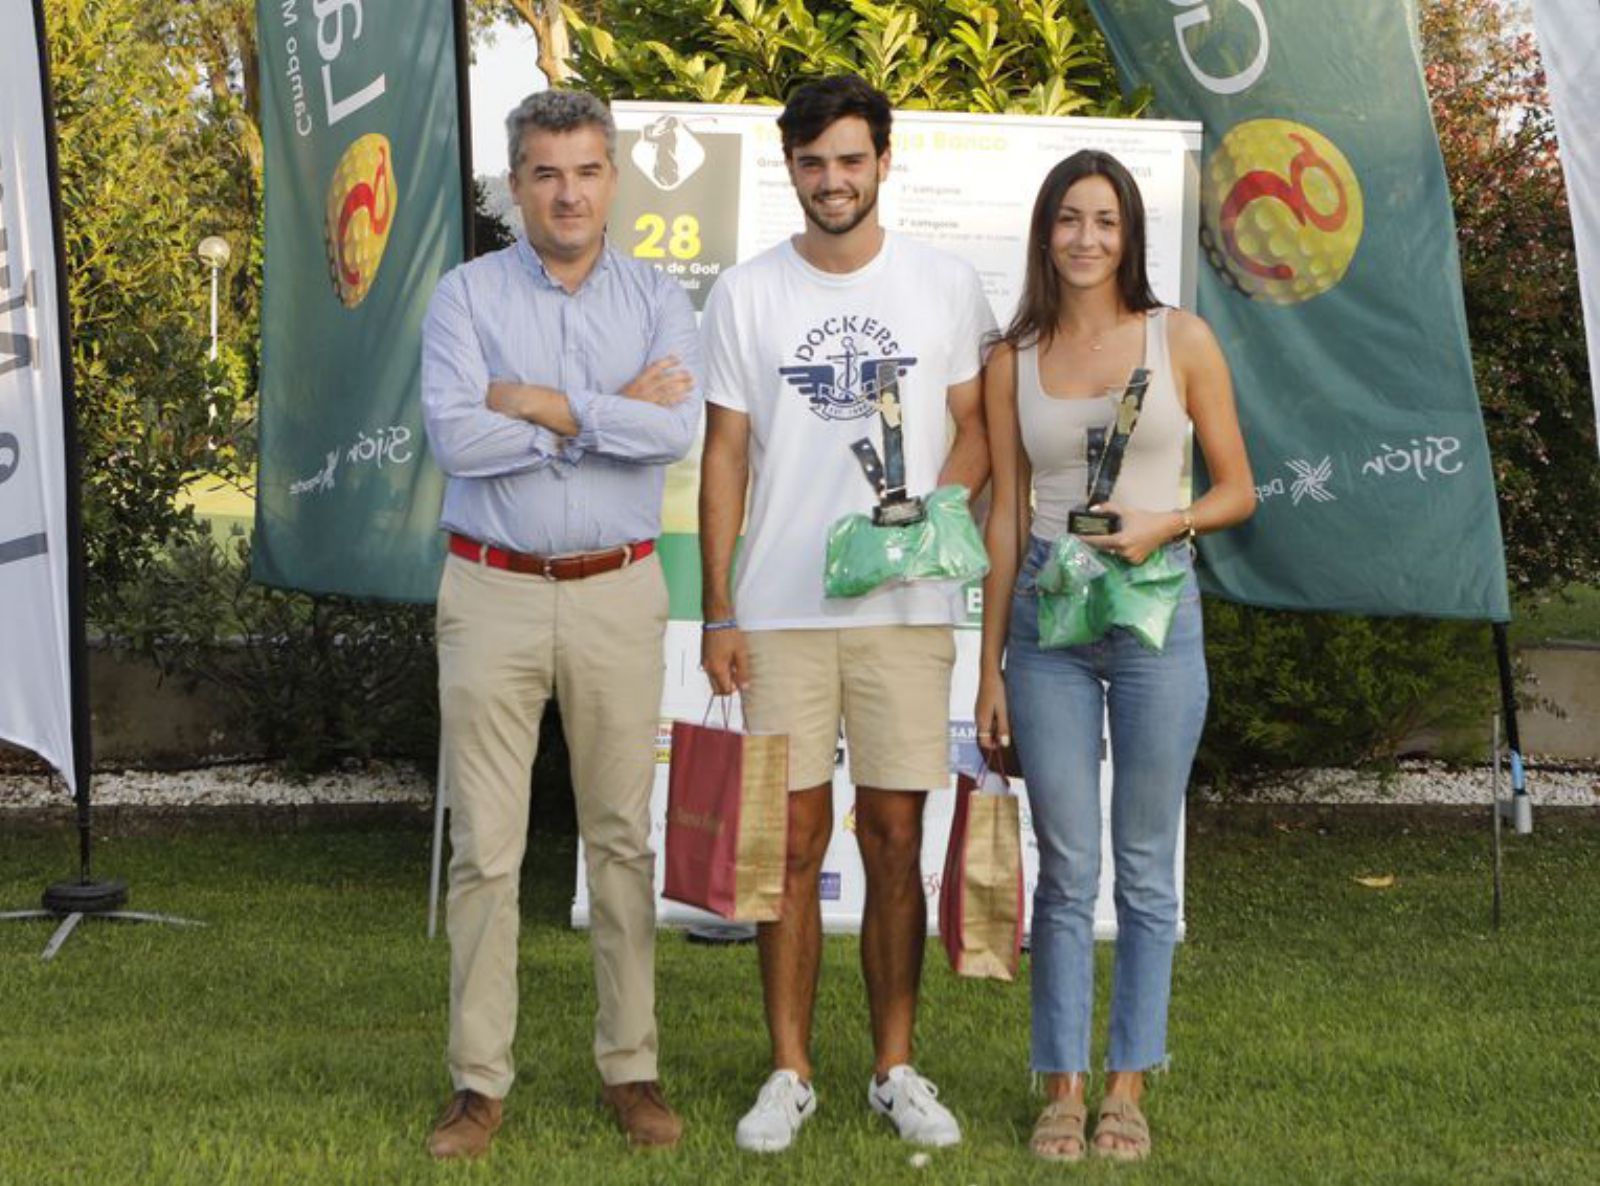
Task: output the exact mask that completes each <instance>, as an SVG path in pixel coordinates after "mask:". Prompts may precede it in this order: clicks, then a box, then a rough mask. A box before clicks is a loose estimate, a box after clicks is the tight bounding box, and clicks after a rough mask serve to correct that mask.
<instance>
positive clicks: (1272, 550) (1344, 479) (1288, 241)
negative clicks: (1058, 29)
mask: <svg viewBox="0 0 1600 1186" xmlns="http://www.w3.org/2000/svg"><path fill="white" fill-rule="evenodd" d="M1090 7H1091V8H1092V9H1093V11H1094V14H1095V17H1096V18H1097V20H1098V21H1099V23H1100V27H1101V29H1102V30H1103V31H1104V32H1105V35H1106V37H1107V39H1108V40H1109V42H1110V43H1111V47H1112V50H1113V52H1114V54H1115V56H1116V60H1117V63H1118V66H1119V68H1120V70H1121V71H1122V74H1123V77H1124V81H1125V82H1126V84H1127V85H1128V86H1130V87H1132V86H1136V85H1139V84H1142V83H1148V84H1150V86H1151V87H1152V88H1153V89H1154V92H1155V103H1156V109H1157V111H1158V112H1159V113H1160V114H1163V115H1167V116H1171V117H1181V118H1185V119H1196V120H1200V121H1201V122H1202V123H1203V124H1204V126H1205V166H1204V176H1203V181H1202V227H1201V241H1202V247H1203V251H1204V255H1205V258H1206V263H1205V264H1204V266H1203V267H1202V268H1201V269H1200V277H1199V311H1200V313H1201V314H1202V315H1203V316H1204V317H1205V318H1206V319H1207V320H1208V321H1209V322H1210V324H1211V326H1212V328H1213V329H1214V330H1215V331H1216V334H1217V337H1218V338H1219V339H1220V341H1221V343H1222V348H1223V351H1224V352H1225V353H1226V355H1227V357H1228V361H1229V363H1230V365H1231V366H1232V369H1233V379H1234V385H1235V387H1236V389H1237V391H1238V397H1239V411H1240V418H1241V420H1242V422H1243V425H1244V433H1245V440H1246V443H1247V445H1248V446H1249V451H1250V461H1251V465H1252V467H1253V468H1254V471H1255V480H1256V483H1257V495H1258V497H1259V500H1260V505H1259V507H1258V509H1257V511H1256V514H1255V516H1254V517H1253V518H1252V519H1251V520H1250V521H1249V522H1248V523H1246V524H1245V525H1243V526H1242V527H1237V528H1234V529H1233V530H1231V531H1227V532H1223V533H1221V534H1219V535H1215V536H1208V537H1206V538H1205V539H1203V540H1202V541H1201V552H1202V554H1203V556H1204V559H1205V562H1206V563H1205V565H1204V567H1203V570H1202V572H1203V581H1204V583H1205V585H1206V587H1207V588H1208V590H1209V591H1211V592H1215V593H1219V594H1221V595H1223V596H1225V597H1228V598H1230V599H1233V600H1237V601H1242V602H1247V603H1250V604H1255V605H1264V606H1276V607H1283V608H1291V609H1321V610H1341V611H1348V612H1356V613H1373V614H1407V615H1422V616H1430V617H1445V618H1471V619H1490V620H1494V621H1505V620H1506V619H1507V617H1508V616H1509V605H1508V601H1507V594H1506V577H1505V558H1504V554H1503V549H1502V545H1501V537H1500V522H1499V514H1498V510H1497V507H1496V504H1495V494H1494V479H1493V472H1492V469H1491V466H1490V458H1489V452H1488V443H1487V440H1486V438H1485V435H1484V431H1483V420H1482V415H1481V413H1480V410H1479V404H1478V397H1477V392H1476V389H1475V387H1474V383H1473V376H1472V361H1471V356H1470V354H1469V350H1468V344H1467V331H1466V315H1465V310H1464V308H1463V304H1462V295H1461V282H1460V267H1459V263H1458V260H1457V257H1456V247H1455V230H1454V224H1453V219H1452V215H1451V210H1450V196H1449V192H1448V189H1447V187H1446V180H1445V173H1444V165H1443V161H1442V159H1441V157H1440V153H1439V146H1438V139H1437V137H1436V135H1435V133H1434V130H1433V124H1432V120H1431V117H1430V114H1429V109H1428V100H1427V94H1426V92H1425V90H1424V87H1423V81H1422V70H1421V63H1420V60H1419V58H1418V56H1417V47H1416V42H1415V40H1414V37H1413V30H1412V20H1413V17H1412V13H1411V6H1410V5H1402V4H1377V3H1369V4H1293V5H1287V4H1264V3H1262V2H1261V0H1230V2H1228V3H1217V4H1208V3H1204V2H1201V0H1174V2H1173V3H1167V4H1149V3H1135V2H1134V0H1091V4H1090ZM1196 472H1197V478H1198V480H1199V482H1200V483H1202V484H1203V482H1204V465H1203V461H1202V460H1201V459H1200V458H1199V457H1198V456H1197V457H1196Z"/></svg>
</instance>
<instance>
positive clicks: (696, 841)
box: [663, 713, 789, 922]
mask: <svg viewBox="0 0 1600 1186" xmlns="http://www.w3.org/2000/svg"><path fill="white" fill-rule="evenodd" d="M708 715H709V713H708ZM788 839H789V739H788V737H786V736H784V735H782V734H752V733H741V732H739V731H738V730H736V729H729V728H726V727H724V728H716V727H714V726H711V725H706V724H699V725H696V724H694V723H693V722H692V721H674V722H673V723H672V764H671V768H670V770H669V773H668V780H667V841H666V858H667V874H666V886H665V888H664V890H663V893H664V895H665V896H666V897H668V898H671V899H672V900H673V901H675V902H683V903H685V904H687V905H690V906H698V907H700V908H701V909H702V910H709V911H711V912H712V913H713V914H718V915H721V916H722V917H723V918H729V919H734V920H736V921H739V922H772V921H773V920H775V919H777V918H778V917H779V915H780V914H781V913H782V911H783V871H784V862H785V858H786V855H787V846H788Z"/></svg>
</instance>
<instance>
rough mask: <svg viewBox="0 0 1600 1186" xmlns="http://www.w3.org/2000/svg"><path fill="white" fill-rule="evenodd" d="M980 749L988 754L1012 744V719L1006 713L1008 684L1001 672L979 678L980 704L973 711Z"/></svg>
mask: <svg viewBox="0 0 1600 1186" xmlns="http://www.w3.org/2000/svg"><path fill="white" fill-rule="evenodd" d="M972 715H973V719H974V720H975V721H976V722H977V726H978V748H979V749H980V750H985V751H988V752H993V751H994V750H997V749H1004V748H1005V747H1006V746H1008V745H1010V744H1011V718H1010V715H1009V714H1008V712H1007V711H1006V684H1005V680H1004V679H1003V678H1001V676H1000V673H999V672H992V673H990V674H987V675H983V676H980V677H979V678H978V703H977V707H976V708H974V709H973V713H972Z"/></svg>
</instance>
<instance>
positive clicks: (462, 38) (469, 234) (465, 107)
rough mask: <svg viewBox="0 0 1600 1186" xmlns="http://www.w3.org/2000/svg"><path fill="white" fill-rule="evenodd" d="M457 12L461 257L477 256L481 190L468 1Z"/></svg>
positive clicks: (459, 4)
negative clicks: (476, 179) (475, 157)
mask: <svg viewBox="0 0 1600 1186" xmlns="http://www.w3.org/2000/svg"><path fill="white" fill-rule="evenodd" d="M455 12H456V122H457V126H458V128H459V132H458V139H459V140H460V142H461V258H462V259H473V258H475V257H476V256H477V254H478V251H477V245H476V244H475V243H474V242H473V240H474V238H475V236H474V235H473V223H474V222H475V221H476V219H477V212H478V202H477V190H476V188H475V187H474V186H473V176H472V78H471V72H472V54H471V46H470V45H469V44H468V42H469V40H470V39H469V38H468V36H467V3H466V0H455Z"/></svg>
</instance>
